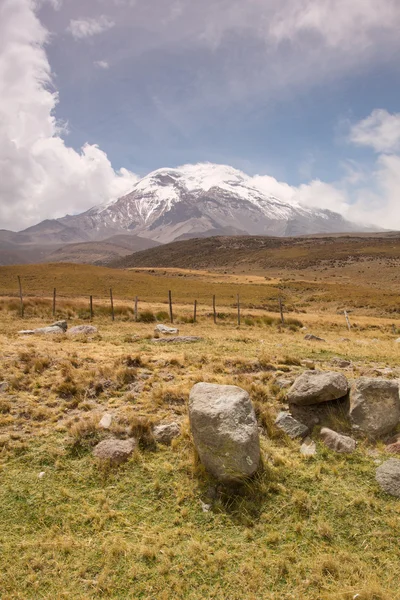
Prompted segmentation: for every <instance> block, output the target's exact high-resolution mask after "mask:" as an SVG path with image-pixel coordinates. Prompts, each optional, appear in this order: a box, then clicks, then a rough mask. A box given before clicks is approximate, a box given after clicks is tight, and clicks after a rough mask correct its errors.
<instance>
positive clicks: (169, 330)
mask: <svg viewBox="0 0 400 600" xmlns="http://www.w3.org/2000/svg"><path fill="white" fill-rule="evenodd" d="M154 333H161V334H162V335H178V334H179V329H176V327H167V326H166V325H161V324H160V325H156V326H155V328H154Z"/></svg>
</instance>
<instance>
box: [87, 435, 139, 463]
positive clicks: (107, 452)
mask: <svg viewBox="0 0 400 600" xmlns="http://www.w3.org/2000/svg"><path fill="white" fill-rule="evenodd" d="M135 448H136V440H135V439H133V438H130V439H128V440H118V439H115V438H110V439H108V440H103V441H102V442H100V443H99V444H97V446H95V447H94V449H93V455H94V456H95V457H96V458H98V459H100V460H104V461H108V462H110V463H112V464H121V463H123V462H125V461H127V460H128V458H129V457H130V456H131V455H132V454H133V451H134V450H135Z"/></svg>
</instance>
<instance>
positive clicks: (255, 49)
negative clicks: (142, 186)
mask: <svg viewBox="0 0 400 600" xmlns="http://www.w3.org/2000/svg"><path fill="white" fill-rule="evenodd" d="M399 30H400V2H399V1H398V0H380V1H379V2H376V0H352V1H351V2H349V1H348V0H246V1H243V0H0V229H12V230H21V229H24V228H25V227H28V226H30V225H33V224H35V223H37V222H39V221H41V220H43V219H46V218H55V217H59V216H63V215H65V214H67V213H69V214H75V213H78V212H81V211H84V210H86V209H88V208H90V207H91V206H94V205H96V204H100V203H103V202H107V201H109V200H112V199H114V198H118V197H119V196H121V195H123V194H125V193H127V192H129V191H130V190H131V189H132V187H133V185H134V184H135V182H136V181H137V180H138V178H140V177H142V176H144V175H145V174H147V173H149V172H150V171H152V170H155V169H157V168H161V167H176V166H179V165H182V164H187V163H194V164H195V163H199V162H213V163H220V164H227V165H231V166H233V167H235V168H237V169H240V170H242V171H244V172H246V173H247V174H249V175H251V176H253V177H254V180H255V181H256V182H257V183H258V184H259V185H260V187H261V188H262V189H263V190H265V191H266V192H268V191H270V192H271V193H273V194H275V195H276V196H278V197H281V198H282V199H284V200H287V201H289V202H290V201H296V202H300V203H302V204H304V205H305V206H316V207H321V208H329V209H331V210H334V211H337V212H340V213H341V214H343V215H344V216H345V217H346V218H349V219H351V220H354V221H357V222H360V223H370V224H373V225H376V226H379V227H385V228H388V229H396V228H397V229H400V95H399V91H400V61H399V60H398V56H399V51H400V36H399V35H398V31H399Z"/></svg>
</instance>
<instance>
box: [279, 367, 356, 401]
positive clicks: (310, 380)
mask: <svg viewBox="0 0 400 600" xmlns="http://www.w3.org/2000/svg"><path fill="white" fill-rule="evenodd" d="M348 389H349V384H348V381H347V379H346V377H345V376H344V375H342V374H341V373H334V372H332V371H326V372H324V371H304V373H302V374H301V375H300V377H298V378H297V379H296V381H295V382H294V384H293V385H292V387H291V388H290V390H289V391H288V401H289V403H292V404H297V405H300V406H308V405H310V404H320V403H322V402H330V401H331V400H338V399H339V398H343V397H344V396H346V394H347V392H348Z"/></svg>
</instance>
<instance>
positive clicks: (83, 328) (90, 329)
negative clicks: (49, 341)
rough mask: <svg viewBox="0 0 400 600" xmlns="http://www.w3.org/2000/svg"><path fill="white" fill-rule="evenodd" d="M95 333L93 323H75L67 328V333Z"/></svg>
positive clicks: (95, 328)
mask: <svg viewBox="0 0 400 600" xmlns="http://www.w3.org/2000/svg"><path fill="white" fill-rule="evenodd" d="M95 333H97V327H94V326H93V325H75V327H71V329H69V330H68V335H93V334H95Z"/></svg>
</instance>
